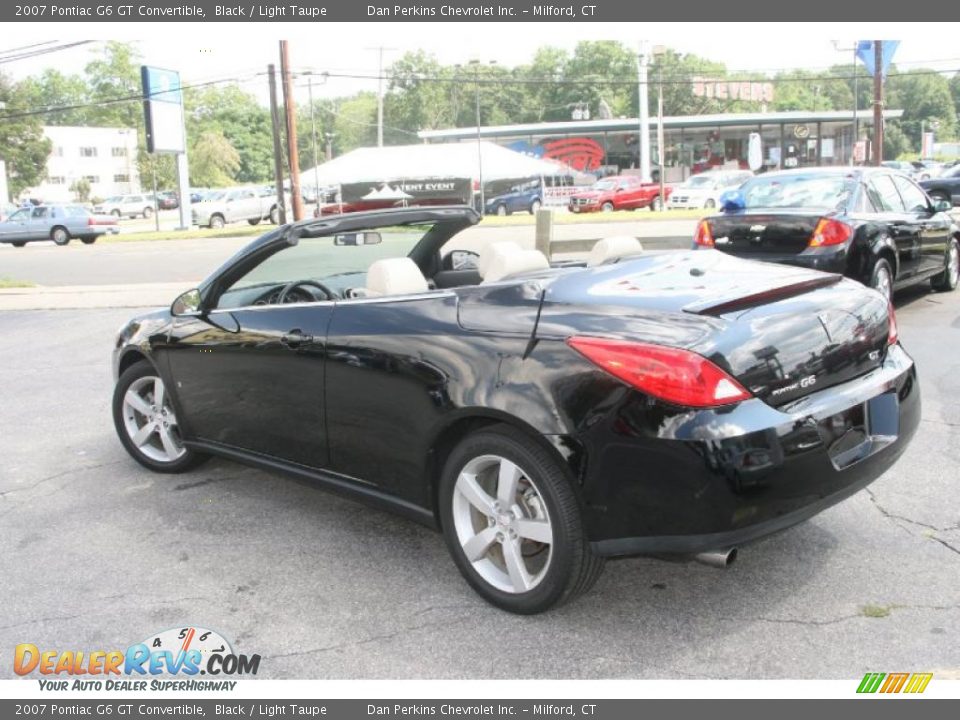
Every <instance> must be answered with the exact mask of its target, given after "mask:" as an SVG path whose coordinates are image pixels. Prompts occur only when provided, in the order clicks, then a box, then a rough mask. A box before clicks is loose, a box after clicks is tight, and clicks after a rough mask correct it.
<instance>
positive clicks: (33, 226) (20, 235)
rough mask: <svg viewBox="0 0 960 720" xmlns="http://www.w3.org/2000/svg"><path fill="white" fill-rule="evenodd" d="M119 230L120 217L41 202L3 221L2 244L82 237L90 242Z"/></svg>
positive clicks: (0, 227)
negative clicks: (118, 218)
mask: <svg viewBox="0 0 960 720" xmlns="http://www.w3.org/2000/svg"><path fill="white" fill-rule="evenodd" d="M118 231H119V228H118V227H117V221H116V218H112V217H107V216H103V215H92V214H91V213H90V212H88V211H87V209H86V208H84V207H82V206H80V205H39V206H37V207H29V208H21V209H20V210H17V211H16V212H14V213H13V214H11V215H10V217H8V218H6V219H5V220H4V221H3V222H0V243H11V244H12V245H14V246H15V247H23V246H24V245H26V244H27V243H28V242H33V241H35V240H53V242H55V243H56V244H57V245H66V244H67V243H69V242H70V240H71V239H73V238H79V239H80V240H81V241H82V242H83V243H85V244H87V245H89V244H91V243H94V242H96V240H97V238H98V237H100V236H101V235H103V234H105V233H111V234H115V233H117V232H118Z"/></svg>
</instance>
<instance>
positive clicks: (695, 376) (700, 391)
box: [567, 337, 751, 407]
mask: <svg viewBox="0 0 960 720" xmlns="http://www.w3.org/2000/svg"><path fill="white" fill-rule="evenodd" d="M567 344H568V345H570V347H572V348H573V349H574V350H576V351H577V352H579V353H580V354H582V355H583V356H584V357H586V358H587V359H588V360H590V362H592V363H594V364H595V365H597V366H598V367H600V368H602V369H603V370H605V371H606V372H608V373H610V374H611V375H613V376H614V377H617V378H619V379H620V380H623V381H624V382H625V383H627V384H629V385H632V386H633V387H635V388H637V389H638V390H641V391H643V392H645V393H647V394H649V395H653V396H654V397H657V398H660V399H661V400H664V401H666V402H669V403H673V404H674V405H683V406H686V407H717V406H720V405H730V404H731V403H737V402H740V401H741V400H747V399H749V398H750V397H751V395H750V393H749V392H747V391H746V390H745V389H744V388H743V386H742V385H740V383H738V382H737V381H736V380H734V379H733V378H732V377H730V376H729V375H727V373H725V372H724V371H723V370H721V369H720V368H718V367H717V366H716V365H714V364H713V363H712V362H710V361H709V360H707V359H706V358H705V357H702V356H701V355H697V354H696V353H694V352H690V351H689V350H680V349H678V348H668V347H663V346H661V345H648V344H646V343H637V342H629V341H626V340H609V339H607V338H597V337H572V338H569V339H568V340H567Z"/></svg>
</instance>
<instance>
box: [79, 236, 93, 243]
mask: <svg viewBox="0 0 960 720" xmlns="http://www.w3.org/2000/svg"><path fill="white" fill-rule="evenodd" d="M96 241H97V239H96V238H95V237H86V238H80V242H82V243H83V244H84V245H93V244H94V243H95V242H96Z"/></svg>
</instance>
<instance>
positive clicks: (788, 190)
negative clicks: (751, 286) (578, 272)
mask: <svg viewBox="0 0 960 720" xmlns="http://www.w3.org/2000/svg"><path fill="white" fill-rule="evenodd" d="M721 207H722V209H723V212H722V213H721V214H719V215H714V216H712V217H708V218H706V219H704V220H703V221H701V222H700V224H699V225H698V227H697V231H696V235H695V236H694V247H695V248H715V249H717V250H720V251H721V252H724V253H729V254H731V255H736V256H738V257H743V258H751V259H755V260H766V261H768V262H777V263H785V264H788V265H798V266H801V267H807V268H812V269H815V270H824V271H827V272H833V273H839V274H842V275H846V276H847V277H850V278H853V279H855V280H859V281H860V282H862V283H863V284H865V285H869V286H870V287H872V288H875V289H877V290H879V291H880V292H882V293H883V294H884V295H886V296H887V297H889V296H890V295H892V293H893V291H894V290H899V289H900V288H902V287H905V286H907V285H913V284H916V283H920V282H926V281H929V282H930V283H931V284H932V285H933V287H934V288H935V289H937V290H953V289H955V288H956V287H957V281H958V276H960V228H958V227H957V223H956V221H955V220H954V219H953V218H952V217H951V216H950V215H948V214H947V211H948V210H949V209H950V203H949V202H945V201H943V200H931V199H930V198H929V197H928V196H927V194H926V193H925V192H924V191H923V190H922V189H920V187H919V186H918V185H917V184H916V183H915V182H914V181H913V180H911V179H910V178H908V177H906V176H905V175H903V174H901V173H898V172H893V171H890V170H888V169H886V168H814V169H804V170H786V171H783V172H772V173H766V174H765V175H760V176H757V177H755V178H753V179H752V180H749V181H747V182H746V183H744V185H743V186H742V187H741V188H740V189H739V190H736V191H734V192H732V193H727V194H726V195H725V196H724V197H723V198H721Z"/></svg>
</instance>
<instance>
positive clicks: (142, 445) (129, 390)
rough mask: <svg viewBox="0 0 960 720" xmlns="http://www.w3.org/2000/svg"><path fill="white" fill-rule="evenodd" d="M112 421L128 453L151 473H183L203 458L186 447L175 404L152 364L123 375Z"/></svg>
mask: <svg viewBox="0 0 960 720" xmlns="http://www.w3.org/2000/svg"><path fill="white" fill-rule="evenodd" d="M113 421H114V425H115V426H116V430H117V434H118V435H119V436H120V441H121V442H122V443H123V446H124V447H125V448H126V450H127V452H128V453H130V455H131V456H132V457H133V459H134V460H136V461H137V462H139V463H140V464H141V465H144V466H146V467H148V468H150V469H151V470H156V471H159V472H182V471H184V470H188V469H189V468H191V467H193V466H194V465H196V464H197V463H198V462H199V461H201V460H203V459H204V457H203V456H201V455H199V454H198V453H196V452H194V451H192V450H190V449H188V448H187V447H185V446H184V444H183V438H182V436H181V434H180V424H179V422H178V421H177V415H176V412H175V410H174V407H173V403H172V402H171V399H170V396H169V394H168V393H167V389H166V387H165V386H164V384H163V380H162V379H161V378H160V376H159V374H158V373H157V371H156V370H155V369H154V368H153V367H152V366H151V365H150V364H149V363H146V362H139V363H136V364H134V365H132V366H131V367H129V368H127V370H126V371H124V373H123V374H122V375H121V376H120V379H119V380H118V381H117V386H116V388H115V389H114V395H113Z"/></svg>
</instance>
